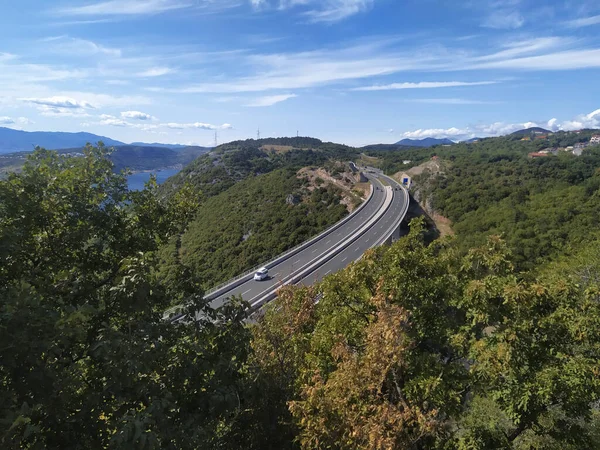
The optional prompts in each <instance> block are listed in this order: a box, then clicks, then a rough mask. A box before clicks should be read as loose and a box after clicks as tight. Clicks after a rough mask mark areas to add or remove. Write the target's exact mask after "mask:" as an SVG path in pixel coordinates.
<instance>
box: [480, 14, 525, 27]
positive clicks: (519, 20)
mask: <svg viewBox="0 0 600 450" xmlns="http://www.w3.org/2000/svg"><path fill="white" fill-rule="evenodd" d="M524 24H525V18H524V17H523V16H522V15H521V14H520V13H519V12H517V11H505V10H498V11H494V12H493V13H492V14H490V15H489V16H488V17H487V18H486V19H485V20H484V22H483V24H482V26H483V27H485V28H496V29H513V30H514V29H517V28H521V27H522V26H523V25H524Z"/></svg>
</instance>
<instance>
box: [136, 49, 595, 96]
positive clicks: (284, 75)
mask: <svg viewBox="0 0 600 450" xmlns="http://www.w3.org/2000/svg"><path fill="white" fill-rule="evenodd" d="M586 42H587V41H582V40H576V39H574V38H557V37H540V38H536V39H526V40H522V41H519V42H509V43H508V44H503V45H502V46H500V47H495V48H494V47H492V50H490V49H489V47H482V48H483V49H485V50H479V49H463V48H460V47H459V48H454V47H452V48H447V47H444V46H429V47H421V48H419V47H417V48H405V49H403V50H398V49H397V47H392V46H391V43H390V40H389V39H387V40H386V39H383V38H381V39H378V40H373V41H371V42H369V44H368V45H365V44H363V45H354V46H347V47H341V48H328V49H319V50H315V51H305V52H298V53H274V54H251V55H240V56H239V58H238V59H239V64H238V65H237V67H239V68H240V69H241V70H243V71H244V72H245V75H241V76H238V77H234V76H232V77H228V78H226V79H225V80H224V79H223V78H222V77H221V76H219V77H218V78H217V77H216V78H213V79H212V80H211V79H209V78H208V79H207V78H206V77H203V82H201V83H199V84H193V85H187V86H186V85H179V86H177V87H174V88H165V87H149V88H147V89H148V90H150V91H153V92H169V93H181V94H193V93H220V94H236V93H242V92H265V91H275V90H279V91H294V90H297V89H304V88H312V87H319V86H325V85H331V84H342V83H345V82H348V81H351V80H352V81H354V80H366V79H373V78H375V77H383V76H388V75H393V74H397V73H407V72H417V71H418V72H450V71H472V70H482V69H515V70H540V71H544V70H573V69H580V68H594V67H600V49H598V48H592V47H586V46H585V45H587V44H586ZM495 82H499V81H495ZM427 83H428V84H425V83H413V84H410V83H396V84H383V85H380V86H377V85H376V86H365V87H359V88H358V89H359V90H387V89H419V88H435V87H444V84H439V85H438V84H437V83H438V82H427ZM439 83H443V82H439ZM448 83H450V82H448ZM456 83H461V82H460V81H457V82H456ZM462 83H467V82H466V81H464V82H462ZM486 83H488V82H487V81H486ZM489 83H493V81H492V82H489ZM452 86H453V85H452V84H450V85H446V86H445V87H452Z"/></svg>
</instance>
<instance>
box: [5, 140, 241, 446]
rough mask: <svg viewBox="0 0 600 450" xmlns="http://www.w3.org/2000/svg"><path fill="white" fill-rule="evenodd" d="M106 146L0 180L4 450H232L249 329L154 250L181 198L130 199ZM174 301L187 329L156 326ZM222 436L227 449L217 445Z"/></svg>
mask: <svg viewBox="0 0 600 450" xmlns="http://www.w3.org/2000/svg"><path fill="white" fill-rule="evenodd" d="M107 155H108V151H107V150H106V149H105V148H104V147H103V146H102V145H99V146H98V147H92V146H88V147H87V148H86V150H85V156H84V157H82V158H69V157H64V156H60V155H58V154H57V153H55V152H48V151H45V150H41V149H38V150H36V152H35V153H34V154H33V155H32V156H31V157H30V158H29V160H28V161H27V163H26V165H25V167H24V169H23V172H22V173H20V174H11V175H10V176H9V177H8V179H7V180H5V181H1V182H0V262H1V263H0V343H1V344H0V442H1V443H2V444H1V445H2V447H3V448H128V449H129V448H235V447H236V446H241V445H243V443H241V442H240V440H239V429H238V428H239V426H238V424H237V422H236V417H237V416H238V412H239V409H240V404H241V400H240V398H242V397H243V394H242V393H243V373H244V369H243V367H244V361H245V359H246V355H247V353H248V350H249V347H248V332H247V331H246V329H245V328H244V326H243V324H242V321H241V319H242V317H243V314H242V311H243V308H241V307H240V306H239V305H236V304H235V303H232V304H231V305H229V306H228V307H226V308H225V309H224V310H221V311H212V310H211V309H209V308H208V307H207V306H206V305H205V302H204V301H203V300H202V292H201V290H200V289H199V285H200V284H199V282H198V280H195V279H194V277H192V276H190V274H189V271H186V270H185V267H183V266H182V267H181V270H173V271H172V273H171V276H170V277H169V278H168V279H165V278H163V277H161V276H160V275H159V272H158V271H157V266H158V258H157V256H156V250H157V249H158V248H159V247H160V246H161V245H162V244H163V243H164V242H166V241H167V240H168V239H169V238H170V237H172V236H174V235H177V234H178V233H181V232H182V231H183V229H184V227H185V223H186V220H187V219H188V218H189V208H188V206H189V205H186V204H185V203H186V202H185V200H186V199H185V198H181V197H180V198H174V199H172V200H171V201H170V202H162V201H159V200H158V196H156V195H155V194H156V192H155V191H156V183H155V182H150V183H149V185H148V187H147V189H146V190H144V191H141V192H129V191H128V190H127V184H126V178H125V176H124V175H123V174H115V173H113V166H112V163H111V162H110V161H109V159H108V157H107ZM174 300H177V301H185V302H187V304H188V305H189V307H188V313H189V314H194V315H196V314H198V313H200V317H202V319H200V320H199V321H194V322H191V323H189V324H181V325H178V326H173V325H171V324H169V323H168V322H166V321H163V320H162V315H163V311H164V310H166V309H167V308H168V306H169V305H170V304H171V303H173V301H174ZM230 439H231V441H230Z"/></svg>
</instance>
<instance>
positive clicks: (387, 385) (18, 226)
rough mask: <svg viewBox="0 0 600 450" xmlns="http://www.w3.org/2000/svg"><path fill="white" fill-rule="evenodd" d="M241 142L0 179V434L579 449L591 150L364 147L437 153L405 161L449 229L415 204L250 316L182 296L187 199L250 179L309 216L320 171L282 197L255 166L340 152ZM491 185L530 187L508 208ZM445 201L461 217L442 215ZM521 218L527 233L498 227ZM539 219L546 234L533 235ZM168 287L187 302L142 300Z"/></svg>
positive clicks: (594, 421) (585, 396)
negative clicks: (425, 166) (431, 234)
mask: <svg viewBox="0 0 600 450" xmlns="http://www.w3.org/2000/svg"><path fill="white" fill-rule="evenodd" d="M253 145H254V146H255V144H252V145H250V146H249V147H248V152H249V153H244V155H246V156H247V155H250V156H249V158H248V159H245V156H240V154H237V150H236V151H233V152H227V151H225V152H224V155H222V156H221V157H220V159H219V160H220V161H222V160H223V159H228V160H229V161H230V162H228V163H227V164H226V165H222V166H220V167H224V168H225V170H224V171H223V172H221V173H222V179H221V182H222V184H221V185H219V181H215V180H216V178H213V179H212V180H211V179H210V176H208V177H205V178H203V177H204V174H205V172H202V171H200V170H199V168H200V167H201V166H202V167H205V166H208V165H209V164H208V161H209V160H207V159H204V160H203V159H202V157H201V158H200V160H197V161H196V162H195V163H194V165H193V166H192V167H190V168H188V169H187V170H186V172H185V173H184V175H183V177H182V178H180V179H177V180H174V182H173V183H171V186H170V187H169V188H168V189H166V190H161V189H158V187H157V186H156V185H155V184H154V183H152V182H150V183H149V185H148V187H147V189H145V190H143V191H140V192H130V191H128V189H127V184H126V179H125V177H124V176H123V175H121V174H119V173H115V172H114V166H113V164H112V163H111V161H110V160H109V159H108V156H107V151H106V149H103V148H93V147H89V148H88V149H87V150H86V154H85V157H83V158H67V157H64V156H61V155H58V154H57V153H55V152H47V151H43V150H38V151H36V152H35V153H34V154H33V155H32V156H31V157H30V158H29V160H28V162H27V164H26V165H25V167H24V169H23V171H22V172H21V173H18V174H11V175H9V177H8V178H7V179H6V180H3V181H0V261H1V264H0V343H1V346H0V383H1V389H0V443H1V444H2V448H7V449H12V448H14V449H17V448H31V449H34V448H63V449H71V448H73V449H75V448H79V449H81V448H83V449H88V448H89V449H96V448H118V449H131V448H139V449H159V448H173V449H199V448H202V449H256V450H259V449H296V448H305V449H415V450H421V449H423V450H425V449H440V450H450V449H457V450H458V449H461V450H467V449H490V448H496V449H518V450H521V449H523V450H525V449H556V450H558V449H567V450H570V449H591V448H600V414H599V410H598V407H597V405H598V402H599V400H600V371H599V369H598V367H599V366H598V361H599V357H600V244H599V243H598V241H596V240H595V239H593V237H594V233H593V225H594V223H592V222H591V220H592V219H591V218H592V217H594V216H593V214H596V212H595V211H597V210H598V208H597V206H595V203H594V201H595V200H594V199H595V198H597V196H598V194H597V188H596V187H595V186H596V185H595V184H594V183H595V182H594V180H595V179H596V178H597V177H598V168H600V158H599V157H598V150H595V149H590V150H587V151H586V152H584V154H583V155H582V156H581V157H577V158H576V157H572V156H568V155H562V156H556V157H547V158H544V159H539V160H530V159H527V152H528V151H532V150H531V148H533V147H534V146H537V145H538V143H537V142H531V143H526V142H521V141H517V140H514V139H510V138H503V139H495V140H494V139H491V140H484V141H482V142H479V143H477V144H469V145H466V144H465V145H460V146H453V147H450V148H444V149H443V150H440V149H435V148H434V149H426V150H420V151H413V150H406V151H402V152H403V153H402V154H401V155H398V154H396V152H394V151H386V152H385V154H383V153H381V154H377V157H378V158H380V161H381V163H382V165H383V164H388V167H389V170H390V172H392V171H395V170H396V168H393V165H394V164H397V162H398V161H400V159H397V158H402V159H407V160H408V159H412V161H413V162H411V164H417V163H418V162H419V161H426V160H428V159H430V158H431V156H432V152H433V153H435V152H437V154H438V155H439V157H440V159H441V160H442V162H443V164H444V168H445V170H444V172H443V174H442V175H441V176H437V177H430V176H427V175H426V174H425V175H424V177H423V180H421V181H420V182H422V183H423V184H424V185H425V186H426V188H427V189H429V191H428V195H429V196H431V198H432V199H433V202H434V205H435V207H436V208H438V209H440V211H442V212H443V213H444V214H447V215H448V216H449V217H451V218H452V219H453V221H454V226H455V228H456V230H457V235H456V237H455V238H454V239H450V240H436V241H434V242H432V243H428V242H427V241H426V240H425V238H424V233H425V230H424V227H423V223H422V220H421V219H415V220H414V221H413V222H412V223H411V227H410V233H409V234H408V235H407V236H405V237H404V238H402V239H400V240H399V241H398V242H396V243H395V244H393V245H392V246H389V247H383V248H378V249H376V250H372V251H370V252H368V253H367V254H366V255H365V257H364V258H363V259H361V260H360V262H358V263H355V264H353V265H351V266H350V267H348V268H347V269H345V270H343V271H341V272H339V273H337V274H334V275H332V276H329V277H327V278H326V279H325V280H324V281H322V282H321V283H319V284H318V285H315V286H312V287H310V288H296V287H288V288H286V289H284V290H282V291H281V292H280V295H279V298H278V299H277V300H275V301H274V302H273V303H272V304H270V305H269V306H268V307H267V308H266V309H265V310H264V311H263V313H262V315H261V316H260V317H256V318H254V320H252V321H251V322H249V323H248V322H246V321H245V314H244V305H243V304H241V303H240V302H239V301H237V300H236V299H232V301H231V303H229V304H227V305H226V306H225V307H224V308H222V309H220V310H212V309H211V308H210V307H209V306H208V305H207V304H206V302H205V301H204V300H203V298H202V297H203V295H202V291H203V289H202V286H203V276H206V275H205V274H203V273H202V271H205V272H206V273H210V271H214V272H213V273H216V272H217V269H216V266H209V267H202V266H201V265H198V263H197V261H201V259H200V258H201V257H202V255H201V254H200V253H201V252H203V251H210V249H209V248H208V245H209V242H208V241H202V240H198V241H195V242H194V238H193V236H192V235H187V233H188V232H189V230H192V229H193V228H194V227H196V226H200V225H201V224H202V220H206V219H205V218H203V216H206V215H207V214H206V212H207V211H208V210H205V213H204V214H200V211H202V208H203V207H210V208H213V209H214V210H216V211H219V213H220V214H229V213H231V214H230V218H229V219H228V220H227V223H226V222H225V221H223V222H222V226H228V227H231V226H232V225H231V224H232V223H233V222H234V221H235V220H236V211H245V209H243V208H244V204H243V202H244V200H246V201H251V199H252V198H253V196H261V197H262V198H264V199H265V200H268V199H272V201H273V205H276V206H277V208H275V207H274V211H281V212H280V213H279V214H283V215H285V217H286V218H287V217H288V215H289V217H290V218H291V219H290V220H304V219H300V215H299V216H298V217H297V218H296V219H294V214H295V210H294V209H293V208H296V207H300V208H304V209H303V210H302V211H304V212H305V213H306V214H307V215H305V217H306V220H308V221H309V222H306V225H307V226H312V227H316V226H324V224H323V223H321V224H319V223H312V222H310V220H312V218H310V216H314V215H318V214H319V213H322V208H324V207H325V205H326V204H327V203H330V204H331V205H333V204H334V202H333V199H334V198H335V195H337V194H336V193H335V192H334V191H330V190H328V189H323V190H315V191H313V192H312V193H311V195H307V196H306V199H305V200H306V202H303V203H302V204H298V205H294V206H292V205H289V204H287V203H285V202H283V203H281V202H282V200H281V196H279V197H277V198H276V197H275V196H272V195H273V193H274V192H276V190H275V189H273V190H268V189H264V190H263V191H261V187H264V186H266V184H265V182H264V180H268V183H269V185H272V186H273V187H277V189H281V190H284V191H285V190H286V189H287V190H288V191H290V192H298V190H299V191H300V192H301V191H302V189H303V186H302V180H301V179H297V178H295V177H291V176H289V175H290V174H295V173H296V172H295V171H294V166H295V164H296V163H295V162H294V163H290V164H289V167H285V164H283V163H282V162H281V161H285V160H286V158H289V160H290V161H296V158H297V159H298V164H303V165H310V164H318V162H319V160H320V159H324V160H328V159H331V158H332V157H333V155H335V154H336V152H338V150H339V151H340V152H341V153H342V154H343V153H344V150H343V147H342V146H340V147H336V146H335V145H332V144H323V146H324V147H323V148H321V149H311V150H302V149H297V150H293V149H292V150H289V149H286V150H285V151H282V149H281V148H278V149H274V150H268V149H262V150H261V149H260V148H253V147H252V146H253ZM272 145H277V146H281V145H284V144H282V143H274V144H272ZM240 147H243V146H240V145H239V144H236V148H237V149H239V148H240ZM257 150H258V151H257ZM242 151H244V152H245V151H246V150H242ZM355 152H356V151H354V154H356V153H355ZM404 152H411V153H410V154H411V156H410V157H406V156H405V153H404ZM442 152H444V153H442ZM227 153H231V154H230V155H227ZM263 154H264V155H266V156H262V155H263ZM290 154H291V155H290ZM253 155H254V156H253ZM315 155H316V156H315ZM385 155H387V156H385ZM210 158H214V156H210ZM303 158H306V160H304V159H303ZM300 160H301V161H300ZM307 160H312V161H314V162H312V163H308V164H305V163H306V161H307ZM212 161H214V159H213V160H212ZM282 164H283V165H282ZM400 164H401V165H402V161H400ZM234 166H235V167H236V169H235V170H232V168H233V167H234ZM212 167H217V166H216V165H215V164H212ZM392 169H393V170H392ZM209 170H210V169H209ZM213 175H214V174H213ZM195 176H198V177H199V178H197V180H199V181H198V182H197V183H195V184H194V179H195V178H194V177H195ZM211 176H212V175H211ZM505 178H506V180H507V181H506V185H504V184H503V183H504V179H505ZM186 179H187V181H189V183H188V184H185V183H184V181H183V180H186ZM238 183H239V186H240V187H239V188H238V189H240V191H239V192H237V193H236V192H235V191H231V192H230V189H236V187H237V186H238ZM227 184H230V186H228V187H226V186H227ZM214 185H218V186H217V187H216V188H215V190H214V191H211V190H210V189H207V188H210V186H214ZM176 186H178V188H177V189H175V187H176ZM232 186H233V187H232ZM246 191H248V193H247V196H244V192H246ZM513 191H517V192H521V193H520V194H518V195H520V196H521V197H511V196H512V195H513ZM234 194H235V197H233V195H234ZM229 195H232V197H229ZM515 195H516V194H515ZM313 196H314V198H313ZM463 197H466V198H467V199H470V200H471V202H470V203H469V202H468V201H463V200H462V198H463ZM234 198H235V199H239V203H238V204H236V203H235V201H234V200H233V199H234ZM560 199H562V201H561V200H560ZM323 200H325V203H323ZM227 201H229V202H230V203H229V204H227V203H226V202H227ZM209 202H214V203H209ZM206 205H208V206H206ZM284 205H285V206H284ZM320 205H323V206H320ZM511 205H512V206H516V207H518V208H521V207H522V206H525V205H527V206H528V209H527V210H526V211H525V210H522V213H526V216H525V218H524V219H521V218H520V217H519V216H518V215H517V214H516V213H515V212H514V211H513V210H511V209H510V208H509V206H511ZM550 206H551V207H550ZM199 208H200V209H199ZM240 208H241V209H240ZM286 208H288V209H286ZM311 208H314V209H313V210H312V211H313V213H312V214H309V213H308V212H309V211H311ZM569 208H573V209H572V211H571V212H570V213H569ZM544 209H545V210H546V211H547V212H549V213H550V214H549V215H550V216H553V215H557V217H558V218H556V219H553V218H546V216H543V215H542V211H543V210H544ZM327 211H332V212H334V213H335V211H336V208H335V207H329V208H328V209H327ZM338 212H339V211H338ZM240 214H241V212H240ZM244 214H245V212H244ZM263 214H270V211H266V210H265V211H262V212H261V211H260V210H258V211H257V212H256V216H255V217H254V220H256V226H257V228H256V229H257V230H258V229H260V220H261V217H262V216H263ZM466 217H469V218H470V220H469V222H470V223H471V222H473V223H475V224H479V226H480V227H481V229H476V228H471V229H469V228H464V229H463V228H461V227H466V226H467V220H466ZM542 217H544V220H543V221H542V220H541V218H542ZM538 218H540V219H539V220H538ZM534 219H535V220H538V222H540V223H538V224H537V225H536V226H537V227H538V228H537V229H536V231H537V232H540V233H542V232H546V233H547V235H544V236H548V237H547V238H546V239H528V238H527V237H523V236H521V235H520V234H519V233H521V230H522V227H523V225H524V224H525V223H528V222H527V221H532V222H533V221H534ZM270 220H272V219H270ZM492 220H494V222H493V226H488V227H487V228H486V227H484V226H483V225H484V224H489V223H491V221H492ZM237 221H238V222H240V220H239V217H238V218H237ZM485 221H490V222H485ZM511 221H512V222H511ZM558 222H564V223H565V224H566V225H565V227H566V228H559V229H557V231H554V229H553V227H555V226H557V224H558ZM267 223H270V222H269V221H265V222H263V223H262V225H263V226H264V225H265V224H267ZM294 223H295V222H294ZM511 223H512V226H509V225H508V224H511ZM596 223H597V222H596ZM503 224H506V225H503ZM205 225H206V226H209V227H217V226H218V224H217V222H215V223H213V224H211V223H208V222H206V223H205ZM291 226H293V224H292V223H286V222H285V220H284V221H283V222H282V229H281V235H282V236H283V235H284V234H287V233H288V231H287V230H288V229H289V227H291ZM473 226H475V225H473ZM502 227H504V228H502ZM544 227H546V228H547V231H545V230H546V228H544ZM582 227H583V228H586V227H587V228H589V229H588V231H589V232H588V233H583V232H579V231H575V230H578V229H579V228H582ZM213 231H214V230H213ZM231 231H232V233H233V235H234V239H237V240H240V239H242V240H243V238H244V235H247V234H248V233H246V231H248V230H244V229H241V228H240V229H238V228H232V230H231ZM498 232H502V233H503V235H501V236H497V234H498ZM240 233H245V234H244V235H242V236H240ZM552 233H556V235H557V236H558V237H562V239H563V240H562V241H561V242H562V247H552V246H551V247H548V246H547V240H548V239H549V236H553V237H554V235H552ZM265 236H266V234H265ZM298 238H300V237H298ZM174 239H175V240H180V242H188V241H187V240H188V239H189V243H190V246H191V245H192V242H194V243H193V245H196V247H195V248H196V250H195V252H197V253H198V259H196V260H193V259H187V257H183V258H174V259H173V260H171V261H170V262H169V266H168V270H165V264H164V258H165V254H164V249H165V248H167V247H168V246H169V245H171V244H172V242H173V240H174ZM250 239H251V236H248V238H247V239H246V241H245V242H248V241H250ZM515 239H516V240H515ZM271 244H279V242H272V243H271ZM290 244H291V242H290ZM223 245H224V246H226V247H227V246H228V245H230V244H229V243H227V242H223ZM525 249H528V250H527V251H528V252H532V253H531V255H529V253H528V254H525V253H524V250H525ZM214 250H216V249H214ZM253 251H262V250H258V249H255V250H253ZM530 258H531V260H530ZM531 261H533V262H534V263H535V262H538V261H543V266H538V265H536V266H535V267H533V265H532V263H531ZM200 274H202V275H201V276H200ZM317 299H318V302H317V301H316V300H317ZM173 303H183V304H186V305H188V306H187V308H188V309H189V313H190V314H193V315H194V316H195V317H199V319H198V321H197V322H192V323H182V324H179V325H177V326H174V325H171V324H169V323H168V322H165V321H163V320H162V313H163V312H164V310H165V309H166V308H168V307H169V305H171V304H173Z"/></svg>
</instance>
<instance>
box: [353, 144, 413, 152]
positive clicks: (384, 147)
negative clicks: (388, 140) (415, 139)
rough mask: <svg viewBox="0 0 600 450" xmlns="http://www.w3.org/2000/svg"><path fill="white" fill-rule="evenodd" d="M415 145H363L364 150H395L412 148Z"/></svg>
mask: <svg viewBox="0 0 600 450" xmlns="http://www.w3.org/2000/svg"><path fill="white" fill-rule="evenodd" d="M413 148H414V147H412V146H410V145H399V144H371V145H365V146H364V147H361V150H362V151H365V152H368V151H384V152H393V151H396V150H411V149H413Z"/></svg>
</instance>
